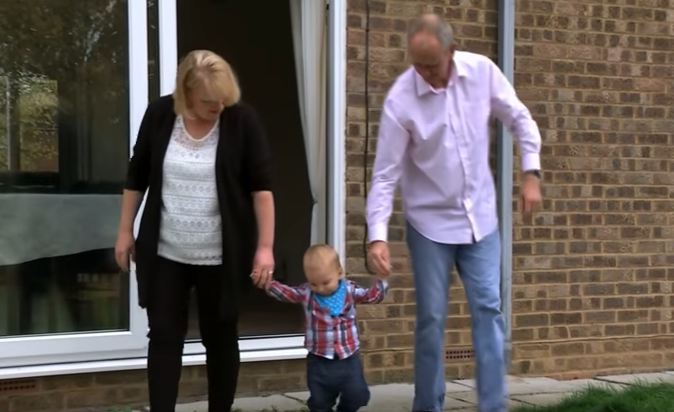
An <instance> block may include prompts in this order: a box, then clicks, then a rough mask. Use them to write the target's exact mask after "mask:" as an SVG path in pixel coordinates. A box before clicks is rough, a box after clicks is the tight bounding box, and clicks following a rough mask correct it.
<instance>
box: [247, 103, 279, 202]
mask: <svg viewBox="0 0 674 412" xmlns="http://www.w3.org/2000/svg"><path fill="white" fill-rule="evenodd" d="M242 112H243V127H244V140H245V141H244V143H243V147H244V150H243V157H244V158H243V168H244V175H245V185H246V188H247V190H248V191H250V192H251V193H253V192H263V191H271V190H272V153H271V147H270V145H269V141H268V140H267V134H266V133H265V130H264V126H263V125H262V121H261V120H260V117H259V116H258V115H257V113H256V112H255V109H253V108H252V107H250V106H247V105H243V106H242Z"/></svg>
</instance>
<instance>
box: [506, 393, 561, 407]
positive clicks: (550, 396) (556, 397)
mask: <svg viewBox="0 0 674 412" xmlns="http://www.w3.org/2000/svg"><path fill="white" fill-rule="evenodd" d="M564 396H565V394H564V393H542V394H537V395H517V396H514V397H513V398H512V399H513V400H515V401H519V402H522V403H526V404H529V405H535V406H548V405H554V404H556V403H558V402H559V401H561V400H562V399H563V398H564Z"/></svg>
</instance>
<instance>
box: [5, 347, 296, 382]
mask: <svg viewBox="0 0 674 412" xmlns="http://www.w3.org/2000/svg"><path fill="white" fill-rule="evenodd" d="M306 356H307V350H306V349H305V348H304V347H292V348H283V349H257V350H242V351H241V362H265V361H267V362H268V361H277V360H290V359H303V358H305V357H306ZM205 364H206V355H205V354H203V353H200V354H186V355H184V356H183V366H198V365H205ZM146 366H147V358H146V357H139V358H133V359H116V360H104V361H91V362H71V363H61V364H51V365H36V366H19V367H9V368H0V380H7V379H22V378H39V377H45V376H59V375H74V374H81V373H98V372H117V371H128V370H137V369H145V368H146Z"/></svg>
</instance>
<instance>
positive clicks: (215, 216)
mask: <svg viewBox="0 0 674 412" xmlns="http://www.w3.org/2000/svg"><path fill="white" fill-rule="evenodd" d="M218 140H219V124H218V123H216V124H215V125H214V126H213V128H212V129H211V131H210V132H208V134H207V135H206V136H204V137H203V138H202V139H194V138H192V137H191V136H190V135H189V133H187V130H186V129H185V126H184V124H183V119H182V117H180V116H179V117H178V118H177V119H176V121H175V124H174V126H173V133H172V135H171V141H170V142H169V145H168V149H167V150H166V157H165V158H164V174H163V185H162V210H161V226H160V231H159V247H158V254H159V256H161V257H164V258H166V259H169V260H172V261H175V262H180V263H186V264H191V265H219V264H221V263H222V222H221V218H220V208H219V204H218V197H217V190H216V187H215V154H216V149H217V147H218Z"/></svg>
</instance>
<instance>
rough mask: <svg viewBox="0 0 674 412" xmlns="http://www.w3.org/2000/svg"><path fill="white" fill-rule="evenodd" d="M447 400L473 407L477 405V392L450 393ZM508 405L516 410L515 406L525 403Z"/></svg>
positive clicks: (516, 402)
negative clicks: (458, 401)
mask: <svg viewBox="0 0 674 412" xmlns="http://www.w3.org/2000/svg"><path fill="white" fill-rule="evenodd" d="M447 399H456V400H460V401H463V402H466V403H469V404H471V405H477V394H476V393H475V391H464V392H454V393H448V394H447ZM508 405H509V406H508V407H509V408H514V407H515V406H520V405H523V403H522V402H519V401H516V400H508Z"/></svg>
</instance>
